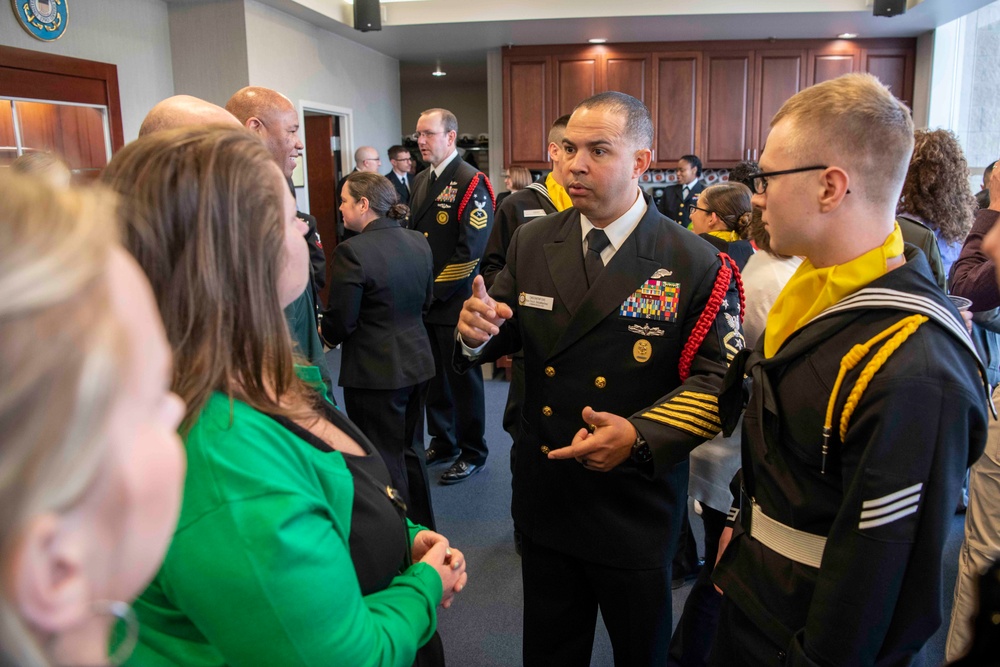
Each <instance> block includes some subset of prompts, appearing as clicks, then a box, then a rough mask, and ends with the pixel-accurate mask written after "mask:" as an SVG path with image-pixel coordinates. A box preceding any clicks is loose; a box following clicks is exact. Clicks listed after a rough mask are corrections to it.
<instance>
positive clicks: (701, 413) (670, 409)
mask: <svg viewBox="0 0 1000 667" xmlns="http://www.w3.org/2000/svg"><path fill="white" fill-rule="evenodd" d="M653 412H659V413H662V414H665V415H666V414H670V413H678V414H681V413H683V414H688V415H694V416H695V417H701V418H702V419H707V420H708V421H709V422H711V423H713V424H720V425H721V424H722V422H720V421H719V416H718V415H717V414H716V413H715V412H709V411H707V410H699V409H697V408H691V407H688V406H686V405H671V406H667V407H662V406H659V407H655V408H653Z"/></svg>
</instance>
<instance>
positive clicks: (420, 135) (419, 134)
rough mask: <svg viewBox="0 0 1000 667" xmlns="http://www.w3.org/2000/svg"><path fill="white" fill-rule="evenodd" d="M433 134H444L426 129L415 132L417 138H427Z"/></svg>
mask: <svg viewBox="0 0 1000 667" xmlns="http://www.w3.org/2000/svg"><path fill="white" fill-rule="evenodd" d="M435 134H444V132H428V131H427V130H424V131H422V132H417V139H429V138H431V137H433V136H434V135H435Z"/></svg>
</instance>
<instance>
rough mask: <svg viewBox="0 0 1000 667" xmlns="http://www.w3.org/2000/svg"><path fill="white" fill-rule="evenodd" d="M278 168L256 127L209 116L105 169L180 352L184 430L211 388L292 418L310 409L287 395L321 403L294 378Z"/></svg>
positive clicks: (133, 249) (128, 237) (176, 380)
mask: <svg viewBox="0 0 1000 667" xmlns="http://www.w3.org/2000/svg"><path fill="white" fill-rule="evenodd" d="M274 167H275V165H274V158H273V157H271V154H270V153H269V152H268V150H267V148H266V147H265V146H264V144H263V143H262V142H261V141H260V140H259V139H257V138H256V137H255V136H254V135H252V134H251V133H249V132H246V131H245V130H243V129H242V128H233V127H229V126H221V125H215V126H212V125H210V126H207V127H198V128H193V127H192V128H181V129H176V130H165V131H162V132H157V133H155V134H151V135H148V136H146V137H143V138H141V139H137V140H136V141H133V142H132V143H131V144H129V145H128V146H126V147H125V148H123V149H122V150H121V151H119V152H118V154H117V155H116V156H115V157H114V159H112V160H111V163H110V164H109V165H108V166H107V168H106V169H105V170H104V174H103V175H102V179H103V180H104V182H105V183H108V184H109V185H110V186H111V187H112V188H113V189H114V190H115V191H117V192H118V193H119V194H120V195H121V209H120V215H121V219H122V220H124V221H126V227H125V247H126V249H127V250H128V251H129V252H130V253H132V255H133V256H134V257H135V259H136V261H138V262H139V265H140V266H141V267H142V270H143V271H144V272H145V274H146V277H147V278H149V282H150V284H151V285H152V288H153V294H154V295H155V296H156V302H157V305H158V306H159V309H160V315H161V316H162V317H163V324H164V326H165V327H166V331H167V339H168V340H169V341H170V347H171V348H172V349H173V352H174V377H173V383H172V389H173V391H174V392H175V393H177V394H178V395H179V396H180V397H181V398H182V399H184V401H185V403H186V404H187V413H186V415H185V418H184V421H183V422H182V424H181V434H182V435H185V434H187V432H188V431H189V430H190V428H191V426H192V425H193V424H194V422H195V421H196V420H197V417H198V414H199V413H200V412H201V409H202V408H203V407H204V406H205V403H207V402H208V399H209V398H210V396H211V395H212V392H215V391H221V392H224V393H227V394H228V395H229V396H231V397H233V396H236V397H238V398H240V400H242V401H244V402H246V403H248V404H249V405H250V406H251V407H253V408H254V409H256V410H259V411H261V412H266V413H270V414H278V415H286V416H304V414H305V413H306V412H308V410H304V409H299V408H296V409H291V408H289V407H286V404H288V403H291V404H293V405H296V406H302V405H304V404H308V405H310V406H311V405H312V404H313V403H314V402H315V392H313V391H311V390H310V389H309V388H308V387H307V386H306V385H305V383H304V382H303V381H302V380H300V379H299V378H298V376H296V375H295V363H296V358H295V356H294V354H293V343H292V340H291V337H290V334H289V331H288V325H287V324H286V321H285V315H284V311H283V310H282V307H281V304H280V300H279V297H278V289H277V285H278V276H279V274H280V273H281V269H282V266H283V262H284V237H285V231H284V225H285V221H284V208H283V205H284V203H283V200H282V197H283V195H284V193H285V192H286V191H285V190H284V188H285V187H286V186H285V184H284V182H283V181H282V180H281V179H279V178H278V171H277V170H276V169H275V168H274ZM287 398H292V399H293V400H292V401H286V400H285V399H287ZM294 399H299V400H298V401H296V400H294Z"/></svg>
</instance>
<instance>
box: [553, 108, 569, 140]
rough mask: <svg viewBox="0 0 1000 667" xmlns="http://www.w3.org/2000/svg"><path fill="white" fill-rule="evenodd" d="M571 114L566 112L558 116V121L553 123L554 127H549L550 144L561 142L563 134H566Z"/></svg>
mask: <svg viewBox="0 0 1000 667" xmlns="http://www.w3.org/2000/svg"><path fill="white" fill-rule="evenodd" d="M569 117H570V114H568V113H565V114H563V115H561V116H559V117H558V118H556V122H554V123H552V127H550V128H549V143H550V144H561V143H562V138H563V135H565V134H566V126H567V125H569Z"/></svg>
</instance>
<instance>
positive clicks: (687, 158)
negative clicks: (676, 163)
mask: <svg viewBox="0 0 1000 667" xmlns="http://www.w3.org/2000/svg"><path fill="white" fill-rule="evenodd" d="M681 160H683V161H684V162H687V163H688V164H689V165H691V166H692V167H694V169H695V173H697V174H698V175H699V176H701V171H702V170H701V160H700V159H699V158H698V156H697V155H682V156H681Z"/></svg>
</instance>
